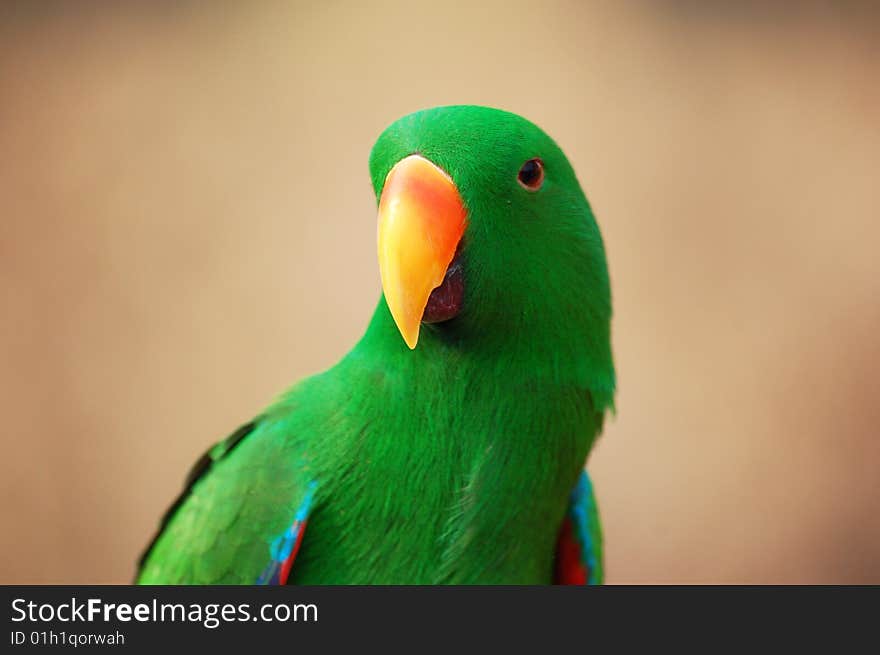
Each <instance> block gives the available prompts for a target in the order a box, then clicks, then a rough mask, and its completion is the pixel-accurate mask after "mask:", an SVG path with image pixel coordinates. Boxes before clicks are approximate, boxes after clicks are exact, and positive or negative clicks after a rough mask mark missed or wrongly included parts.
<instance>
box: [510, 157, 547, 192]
mask: <svg viewBox="0 0 880 655" xmlns="http://www.w3.org/2000/svg"><path fill="white" fill-rule="evenodd" d="M516 179H517V180H518V181H519V183H520V186H522V188H524V189H525V190H526V191H537V190H538V189H540V188H541V185H542V184H544V162H542V161H541V160H540V159H538V158H537V157H535V158H534V159H529V160H528V161H527V162H526V163H525V164H523V165H522V168H520V169H519V175H517V176H516Z"/></svg>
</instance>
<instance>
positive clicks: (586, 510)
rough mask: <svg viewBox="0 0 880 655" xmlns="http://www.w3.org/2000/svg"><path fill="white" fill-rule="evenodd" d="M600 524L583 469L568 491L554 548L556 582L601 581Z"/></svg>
mask: <svg viewBox="0 0 880 655" xmlns="http://www.w3.org/2000/svg"><path fill="white" fill-rule="evenodd" d="M602 560H603V557H602V526H601V524H600V522H599V508H598V506H597V505H596V497H595V495H594V494H593V485H592V484H591V482H590V476H589V475H587V472H586V471H583V472H582V473H581V476H580V478H578V481H577V484H576V485H575V487H574V490H573V491H572V492H571V499H570V501H569V506H568V512H566V515H565V518H564V519H563V521H562V528H561V530H560V532H559V544H558V545H557V548H556V584H566V585H584V584H602V581H603V579H604V571H603V561H602Z"/></svg>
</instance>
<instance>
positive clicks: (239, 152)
mask: <svg viewBox="0 0 880 655" xmlns="http://www.w3.org/2000/svg"><path fill="white" fill-rule="evenodd" d="M44 4H45V6H44ZM730 4H731V5H735V7H725V5H724V4H722V3H698V2H670V1H667V2H653V3H647V2H646V3H643V4H638V3H620V2H591V3H587V2H583V3H580V2H571V3H547V2H536V1H535V0H532V1H531V2H518V3H514V2H508V3H491V4H490V3H457V2H441V3H438V2H426V3H423V4H422V3H409V2H402V3H372V2H371V3H366V2H364V3H354V2H350V3H320V2H316V3H305V4H297V3H266V2H253V3H245V2H241V3H232V2H226V3H182V4H178V3H170V2H158V3H151V2H142V3H139V4H138V3H126V8H125V9H122V8H119V7H116V6H115V5H113V4H111V3H76V4H74V3H51V4H49V3H25V2H13V3H4V5H3V8H2V10H0V302H2V320H0V403H2V412H3V414H2V416H3V418H2V427H0V434H2V439H3V443H2V455H0V484H2V496H0V512H2V514H0V519H2V525H3V530H2V531H0V582H3V583H89V582H94V583H123V582H128V581H129V580H130V579H131V576H132V574H133V571H134V562H135V560H136V558H137V556H138V555H139V554H140V551H141V549H142V547H143V546H144V545H145V544H146V542H147V540H148V539H149V537H150V536H151V534H152V532H153V530H154V527H155V525H156V522H157V520H158V519H159V516H160V514H161V513H162V512H163V511H164V509H165V508H166V506H167V505H168V504H169V502H170V501H171V499H172V497H173V496H174V495H175V494H176V493H177V492H178V490H179V488H180V485H181V483H182V480H183V477H184V475H185V473H186V471H187V469H188V467H189V466H190V464H191V463H192V462H193V461H194V459H195V457H196V456H197V455H199V454H200V453H201V451H202V450H203V449H204V448H205V447H206V446H208V445H209V444H210V443H213V442H214V441H216V440H218V439H219V438H221V437H223V436H225V435H226V434H227V433H229V432H230V431H231V430H232V429H233V428H235V427H236V426H238V425H239V424H240V423H242V422H243V421H245V420H247V419H249V418H250V417H251V416H253V415H254V414H255V413H256V412H257V411H259V410H260V409H261V408H262V407H263V406H264V405H265V404H266V403H267V402H268V401H269V400H271V399H272V398H273V397H274V396H275V395H276V394H277V393H279V392H280V391H281V390H283V389H284V388H285V387H286V386H288V385H289V384H291V383H293V382H294V381H296V380H297V379H299V378H300V377H302V376H304V375H306V374H309V373H313V372H316V371H319V370H321V369H323V368H325V367H327V366H329V365H331V364H333V363H334V362H335V361H336V360H337V359H338V358H339V357H340V356H341V355H342V354H343V353H344V352H345V351H346V350H347V349H348V348H349V347H350V346H351V345H352V344H353V343H354V341H355V340H356V339H357V338H358V337H359V336H360V334H361V332H362V330H363V329H364V327H365V325H366V322H367V320H368V318H369V316H370V314H371V312H372V310H373V307H374V305H375V302H376V299H377V297H378V293H379V278H378V272H377V265H376V262H375V259H374V257H375V253H374V251H375V248H374V240H375V223H374V221H375V209H374V208H375V204H374V199H373V197H372V194H371V190H370V185H369V180H368V174H367V155H368V152H369V148H370V146H371V145H372V143H373V141H374V139H375V138H376V136H377V135H378V134H379V132H380V131H381V130H382V128H384V127H385V126H386V125H387V124H388V123H390V122H391V121H392V120H394V119H395V118H397V117H399V116H401V115H403V114H405V113H408V112H410V111H413V110H416V109H420V108H424V107H427V106H432V105H437V104H448V103H477V104H488V105H493V106H498V107H502V108H506V109H509V110H512V111H515V112H517V113H521V114H523V115H525V116H527V117H529V118H531V119H532V120H534V121H535V122H537V123H538V124H539V125H541V126H543V127H544V128H545V129H546V130H547V131H548V132H549V133H550V134H552V135H553V136H554V137H555V138H556V139H557V140H558V141H559V143H560V144H561V145H562V146H563V148H564V149H565V150H566V151H567V153H568V154H569V156H570V158H571V160H572V163H573V164H574V166H575V169H576V170H577V171H578V173H579V176H580V179H581V181H582V183H583V186H584V188H585V190H586V192H587V195H588V196H589V198H590V199H591V202H592V204H593V207H594V210H595V212H596V214H597V217H598V219H599V221H600V224H601V226H602V229H603V232H604V235H605V239H606V245H607V249H608V255H609V260H610V267H611V275H612V284H613V290H614V299H615V312H616V313H615V320H614V346H615V352H616V357H617V363H618V370H619V386H620V391H619V396H618V410H619V411H618V416H617V417H616V419H615V420H613V421H611V422H609V424H608V427H607V429H606V433H605V435H604V436H603V438H602V439H601V441H600V443H599V445H598V447H597V449H596V450H595V451H594V453H593V456H592V459H591V463H590V468H591V470H592V472H593V475H594V477H595V480H596V484H597V487H598V493H599V497H600V503H601V507H602V511H603V514H604V522H605V529H606V539H607V567H608V581H609V582H615V583H635V582H697V583H712V582H735V583H740V582H743V583H745V582H748V583H761V582H774V583H802V582H811V583H858V582H873V583H880V480H878V477H880V476H878V471H880V427H878V426H880V384H878V380H880V256H878V254H877V250H878V241H880V211H878V210H880V190H878V189H880V84H878V80H880V38H878V36H880V29H878V24H880V23H878V21H880V17H878V13H877V11H876V10H871V9H870V6H869V4H867V3H830V2H829V3H778V4H776V3H770V5H769V8H768V7H767V5H766V4H764V5H762V4H761V3H745V4H743V3H730ZM37 5H40V6H41V7H42V8H37ZM762 6H763V8H761V7H762Z"/></svg>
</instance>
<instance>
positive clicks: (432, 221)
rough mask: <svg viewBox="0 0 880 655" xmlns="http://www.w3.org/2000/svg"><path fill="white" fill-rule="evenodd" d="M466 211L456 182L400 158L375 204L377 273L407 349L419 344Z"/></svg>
mask: <svg viewBox="0 0 880 655" xmlns="http://www.w3.org/2000/svg"><path fill="white" fill-rule="evenodd" d="M466 222H467V212H466V211H465V208H464V203H463V202H462V199H461V196H460V195H459V193H458V189H457V188H456V186H455V183H454V182H453V181H452V178H450V177H449V176H448V175H447V174H446V173H445V172H444V171H442V170H441V169H440V168H438V167H437V166H435V165H434V164H433V163H431V162H430V161H428V160H427V159H425V158H424V157H421V156H419V155H410V156H409V157H406V158H404V159H401V160H400V161H399V162H397V164H395V166H394V168H392V169H391V171H390V172H389V173H388V176H387V177H386V178H385V186H384V187H383V189H382V196H381V198H380V199H379V273H380V274H381V276H382V291H383V292H384V293H385V302H386V303H388V309H390V310H391V316H392V317H393V318H394V322H395V323H396V324H397V329H398V330H400V334H401V336H402V337H403V340H404V341H405V342H406V345H407V346H409V347H410V349H413V348H415V347H416V344H417V343H418V341H419V328H420V326H421V323H422V315H423V314H424V312H425V305H427V304H428V297H429V296H430V295H431V291H433V290H434V289H435V288H437V287H438V286H440V284H441V283H442V282H443V277H444V276H445V275H446V269H447V268H448V267H449V263H450V262H451V261H452V258H453V256H454V255H455V249H456V247H457V246H458V242H459V241H461V236H462V234H464V228H465V224H466Z"/></svg>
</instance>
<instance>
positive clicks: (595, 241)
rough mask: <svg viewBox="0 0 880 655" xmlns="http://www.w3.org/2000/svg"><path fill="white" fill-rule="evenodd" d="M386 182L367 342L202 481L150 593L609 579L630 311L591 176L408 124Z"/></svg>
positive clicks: (166, 536) (508, 142) (171, 527)
mask: <svg viewBox="0 0 880 655" xmlns="http://www.w3.org/2000/svg"><path fill="white" fill-rule="evenodd" d="M370 175H371V177H372V182H373V187H374V189H375V192H376V197H377V198H378V208H379V209H378V256H379V271H380V275H381V279H382V291H383V293H382V296H381V297H380V299H379V303H378V306H377V308H376V310H375V313H374V314H373V317H372V319H371V321H370V322H369V325H368V327H367V330H366V333H365V334H364V336H363V337H362V338H361V340H360V341H359V342H358V343H357V344H356V345H355V346H354V348H353V349H352V350H351V351H350V352H349V353H348V354H347V355H345V356H344V357H343V358H342V360H341V361H340V362H339V363H338V364H336V365H335V366H333V367H332V368H331V369H329V370H327V371H326V372H324V373H321V374H318V375H315V376H313V377H310V378H307V379H305V380H302V381H301V382H299V383H298V384H296V385H295V386H293V387H292V388H291V389H290V390H289V391H287V392H286V393H285V394H283V395H282V396H281V397H280V398H279V399H278V400H277V401H275V402H274V403H273V404H271V405H270V406H269V407H268V408H267V409H266V410H265V411H264V412H262V413H261V414H260V415H259V416H258V417H257V418H255V419H254V420H253V421H251V422H249V423H247V424H246V425H244V426H242V427H241V428H240V429H239V430H237V431H236V432H235V433H234V434H232V435H231V436H230V437H228V438H227V439H226V440H224V441H222V442H220V443H218V444H217V445H215V446H214V447H213V448H211V449H210V450H209V451H208V452H207V453H206V454H205V455H204V456H203V457H202V458H201V459H200V460H199V461H198V462H197V463H196V465H195V467H194V468H193V470H192V472H191V473H190V475H189V477H188V479H187V482H186V486H185V489H184V491H183V493H182V494H181V495H180V497H179V498H178V499H177V501H176V502H175V503H174V505H173V506H172V507H171V509H170V510H169V511H168V512H167V513H166V515H165V517H164V519H163V521H162V523H161V527H160V529H159V533H158V534H157V535H156V537H155V538H154V539H153V541H152V543H151V544H150V545H149V546H148V548H147V550H146V552H145V553H144V555H143V557H142V559H141V561H140V567H139V572H138V576H137V581H138V582H139V583H141V584H552V583H559V584H587V583H600V582H601V581H602V578H603V564H602V537H601V529H600V523H599V516H598V513H597V508H596V503H595V498H594V495H593V491H592V487H591V485H590V481H589V478H588V477H587V475H586V473H585V472H584V463H585V461H586V459H587V455H588V454H589V452H590V449H591V447H592V445H593V443H594V441H595V439H596V437H597V436H598V435H599V433H600V432H601V430H602V425H603V420H604V416H605V413H606V411H610V410H613V400H614V389H615V374H614V365H613V361H612V354H611V344H610V320H611V293H610V285H609V278H608V270H607V265H606V259H605V251H604V247H603V243H602V237H601V235H600V233H599V228H598V226H597V224H596V222H595V220H594V218H593V214H592V211H591V209H590V206H589V204H588V202H587V199H586V197H585V196H584V193H583V191H582V190H581V187H580V185H579V184H578V181H577V178H576V177H575V173H574V171H573V170H572V167H571V165H570V164H569V162H568V160H567V159H566V157H565V155H564V154H563V152H562V150H561V149H560V148H559V147H558V146H557V145H556V143H555V142H554V141H553V140H552V139H550V137H548V136H547V135H546V134H545V133H544V132H543V131H542V130H541V129H539V128H538V127H536V126H535V125H534V124H532V123H530V122H529V121H527V120H525V119H524V118H521V117H519V116H517V115H515V114H511V113H508V112H505V111H501V110H498V109H492V108H487V107H476V106H449V107H438V108H434V109H429V110H425V111H420V112H416V113H414V114H410V115H408V116H405V117H403V118H401V119H399V120H397V121H396V122H395V123H393V124H392V125H390V126H389V127H388V128H387V129H386V130H385V131H384V132H383V133H382V134H381V136H380V137H379V139H378V141H377V142H376V144H375V145H374V147H373V149H372V152H371V154H370Z"/></svg>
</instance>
